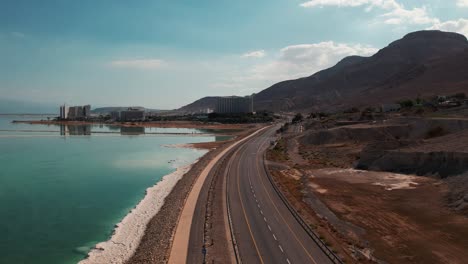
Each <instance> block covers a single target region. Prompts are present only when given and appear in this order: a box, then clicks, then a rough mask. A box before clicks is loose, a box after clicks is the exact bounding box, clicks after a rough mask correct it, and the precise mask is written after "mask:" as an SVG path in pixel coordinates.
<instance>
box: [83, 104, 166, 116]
mask: <svg viewBox="0 0 468 264" xmlns="http://www.w3.org/2000/svg"><path fill="white" fill-rule="evenodd" d="M128 108H133V109H139V110H145V111H146V112H155V113H158V112H164V111H165V110H158V109H149V108H144V107H142V106H110V107H98V108H95V109H93V110H91V113H93V114H98V115H106V114H110V113H111V112H114V111H124V110H127V109H128Z"/></svg>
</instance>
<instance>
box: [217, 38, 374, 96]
mask: <svg viewBox="0 0 468 264" xmlns="http://www.w3.org/2000/svg"><path fill="white" fill-rule="evenodd" d="M376 52H377V49H376V48H374V47H371V46H367V45H361V44H342V43H335V42H333V41H327V42H320V43H313V44H300V45H291V46H287V47H284V48H282V49H280V50H279V51H278V52H277V54H276V56H274V58H272V59H268V60H267V61H262V62H257V63H254V64H251V65H250V66H248V67H245V68H243V69H242V70H240V71H237V72H235V73H233V74H232V75H231V76H230V77H228V78H224V79H223V80H218V81H217V82H215V83H213V84H212V87H216V88H219V89H231V88H236V89H237V90H238V91H242V92H243V93H244V94H248V93H252V92H255V91H258V90H259V89H264V88H266V87H267V86H269V85H271V84H273V83H276V82H279V81H284V80H288V79H293V78H299V77H305V76H309V75H312V74H314V73H315V72H317V71H320V70H323V69H326V68H329V67H331V66H333V65H334V64H336V63H337V62H338V61H340V60H341V59H343V58H344V57H347V56H350V55H361V56H370V55H373V54H374V53H376ZM272 57H273V56H272Z"/></svg>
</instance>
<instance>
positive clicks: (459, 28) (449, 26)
mask: <svg viewBox="0 0 468 264" xmlns="http://www.w3.org/2000/svg"><path fill="white" fill-rule="evenodd" d="M429 29H438V30H443V31H451V32H457V33H460V34H463V35H465V36H467V37H468V19H463V18H460V19H458V20H450V21H445V22H442V23H440V22H439V23H435V24H434V25H433V26H432V27H430V28H429Z"/></svg>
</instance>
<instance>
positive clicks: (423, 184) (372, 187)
mask: <svg viewBox="0 0 468 264" xmlns="http://www.w3.org/2000/svg"><path fill="white" fill-rule="evenodd" d="M310 180H311V182H312V183H314V184H315V185H316V186H319V188H320V189H325V190H327V191H326V192H323V191H317V190H312V191H314V192H315V194H316V195H317V196H318V197H320V199H321V200H322V201H324V203H325V204H326V205H327V206H328V207H329V208H330V209H331V210H332V211H333V212H334V213H335V214H337V215H338V216H339V217H340V218H341V219H343V220H345V221H349V222H351V223H353V224H355V225H356V226H359V227H361V228H363V229H364V230H365V231H366V234H365V235H364V236H358V237H359V239H360V240H361V244H363V243H362V242H363V241H368V242H369V243H368V245H369V247H370V249H371V250H372V251H373V252H374V256H375V257H376V258H377V259H381V260H384V261H386V262H389V263H466V259H468V251H467V250H466V248H467V247H468V228H467V227H468V218H466V217H464V216H462V215H460V214H457V213H454V212H453V211H451V210H449V209H448V208H447V206H446V204H445V198H444V197H445V195H446V193H447V186H446V185H445V183H443V182H441V181H439V180H435V179H431V178H426V177H417V176H408V175H401V174H392V173H386V172H363V171H354V170H336V169H323V170H316V171H312V172H311V178H310ZM364 244H367V243H364Z"/></svg>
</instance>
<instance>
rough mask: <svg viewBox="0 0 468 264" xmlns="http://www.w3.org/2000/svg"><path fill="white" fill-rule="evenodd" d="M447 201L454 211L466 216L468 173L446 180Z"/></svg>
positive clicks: (467, 210)
mask: <svg viewBox="0 0 468 264" xmlns="http://www.w3.org/2000/svg"><path fill="white" fill-rule="evenodd" d="M445 181H446V183H447V185H448V187H449V192H448V193H447V196H446V198H447V201H448V203H449V206H450V207H451V208H453V209H454V210H455V211H459V212H462V213H464V214H466V215H468V173H464V174H462V175H458V176H454V177H450V178H447V179H446V180H445Z"/></svg>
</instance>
